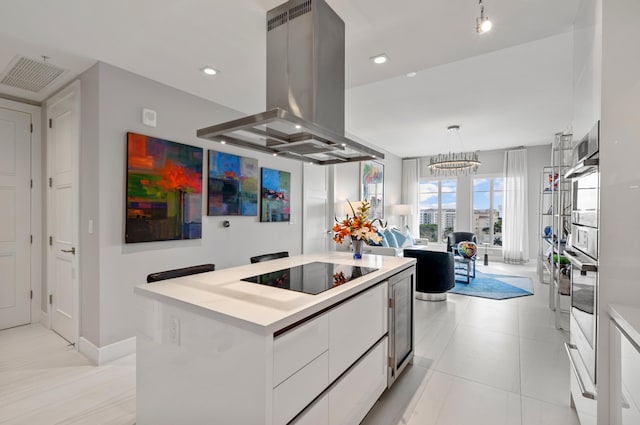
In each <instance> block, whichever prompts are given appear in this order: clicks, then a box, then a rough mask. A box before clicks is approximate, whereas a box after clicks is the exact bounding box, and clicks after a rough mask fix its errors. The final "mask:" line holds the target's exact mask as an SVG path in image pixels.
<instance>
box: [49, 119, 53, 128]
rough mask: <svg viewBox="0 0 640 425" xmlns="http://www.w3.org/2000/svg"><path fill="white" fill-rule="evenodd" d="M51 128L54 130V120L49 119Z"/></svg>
mask: <svg viewBox="0 0 640 425" xmlns="http://www.w3.org/2000/svg"><path fill="white" fill-rule="evenodd" d="M49 128H53V120H52V119H51V118H49Z"/></svg>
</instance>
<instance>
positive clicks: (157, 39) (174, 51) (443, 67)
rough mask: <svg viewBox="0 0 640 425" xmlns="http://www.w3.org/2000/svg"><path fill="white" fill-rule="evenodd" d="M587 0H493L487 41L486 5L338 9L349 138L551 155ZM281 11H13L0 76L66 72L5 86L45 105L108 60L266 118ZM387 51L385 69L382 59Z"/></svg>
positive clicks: (155, 0) (94, 2)
mask: <svg viewBox="0 0 640 425" xmlns="http://www.w3.org/2000/svg"><path fill="white" fill-rule="evenodd" d="M579 1H580V0H563V1H557V0H508V1H507V0H485V1H484V4H485V12H486V14H487V15H488V16H489V17H490V18H491V20H492V22H493V24H494V28H493V30H492V31H491V32H489V33H487V34H482V35H480V34H477V33H476V32H475V18H476V17H477V16H479V6H478V3H477V1H475V0H465V1H458V0H397V1H394V2H389V1H383V0H327V3H329V5H330V6H331V7H332V8H333V9H334V10H335V11H336V12H337V13H338V15H340V17H341V18H342V19H343V20H344V21H345V26H346V70H345V72H346V84H347V92H346V117H345V118H346V130H347V133H348V135H349V137H352V138H355V139H356V140H358V141H361V142H364V143H368V144H372V145H374V146H375V147H378V148H382V149H385V150H387V151H389V152H391V153H394V154H396V155H398V156H401V157H413V156H423V155H431V154H435V153H441V152H448V151H459V150H490V149H500V148H507V147H514V146H529V145H540V144H544V143H550V142H551V140H552V138H553V134H554V133H556V132H558V131H563V130H566V129H567V128H568V127H569V126H570V124H571V118H572V109H571V104H572V43H573V41H572V34H571V31H572V23H573V20H574V17H575V15H576V12H577V8H578V4H579ZM282 2H283V1H282V0H232V1H230V0H180V1H162V0H160V1H159V0H136V1H130V0H110V1H108V2H107V1H101V0H57V1H55V2H52V1H42V0H5V1H3V8H2V9H3V10H2V14H1V15H0V78H1V77H2V73H3V71H4V70H5V68H7V67H8V66H9V64H10V63H11V62H12V61H13V60H14V59H15V57H16V55H22V56H26V57H28V58H32V59H36V60H40V59H41V57H42V56H46V57H48V59H47V62H48V63H50V64H53V65H56V66H58V67H61V68H64V69H65V70H67V71H66V72H65V73H64V74H63V75H62V76H61V77H58V79H57V80H55V81H54V82H53V83H52V84H51V85H50V86H49V87H47V88H45V89H43V90H42V91H40V92H38V93H32V92H29V91H26V90H22V89H15V88H11V87H8V86H5V85H2V84H0V94H4V95H6V96H12V97H17V98H21V99H26V100H31V101H35V102H40V101H42V100H44V99H46V98H47V97H48V96H50V95H51V94H52V93H53V92H55V90H57V89H58V88H60V87H61V86H62V85H64V84H66V83H67V82H68V81H70V80H72V79H73V78H74V77H75V76H77V75H78V74H79V73H81V72H83V71H84V70H86V69H87V68H89V67H90V66H91V65H93V64H94V63H95V62H96V61H103V62H106V63H109V64H111V65H114V66H117V67H120V68H123V69H126V70H129V71H131V72H134V73H136V74H140V75H143V76H145V77H148V78H151V79H153V80H156V81H159V82H161V83H164V84H167V85H169V86H173V87H176V88H178V89H181V90H183V91H186V92H188V93H192V94H194V95H197V96H200V97H203V98H206V99H210V100H212V101H215V102H218V103H220V104H223V105H225V106H228V107H230V108H233V109H236V110H238V111H241V112H243V113H245V114H254V113H257V112H261V111H263V110H264V109H265V96H266V89H265V80H266V76H265V65H266V58H265V56H266V52H265V45H266V35H265V12H266V11H267V10H269V9H270V8H272V7H274V6H277V5H279V4H280V3H282ZM383 52H384V53H386V54H387V56H388V57H389V61H388V62H387V63H386V64H383V65H374V64H373V62H372V61H370V60H369V58H370V57H372V56H374V55H376V54H379V53H383ZM205 65H210V66H213V67H214V68H216V69H218V70H220V73H219V74H218V75H216V76H215V77H207V76H205V75H204V74H202V73H201V72H200V69H201V68H202V67H203V66H205ZM409 72H416V76H415V77H412V78H410V77H407V76H406V74H407V73H409ZM211 124H216V123H215V122H212V123H211ZM452 124H457V125H460V131H459V135H458V136H456V135H455V134H448V133H447V131H446V128H447V126H449V125H452Z"/></svg>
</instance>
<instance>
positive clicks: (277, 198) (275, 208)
mask: <svg viewBox="0 0 640 425" xmlns="http://www.w3.org/2000/svg"><path fill="white" fill-rule="evenodd" d="M261 192H262V202H261V211H260V221H289V218H290V215H291V199H290V198H289V196H290V194H291V173H289V172H287V171H278V170H272V169H270V168H262V191H261Z"/></svg>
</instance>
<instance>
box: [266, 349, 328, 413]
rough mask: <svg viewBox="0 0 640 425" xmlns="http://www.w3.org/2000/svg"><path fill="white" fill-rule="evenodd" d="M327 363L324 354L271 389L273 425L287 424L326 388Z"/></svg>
mask: <svg viewBox="0 0 640 425" xmlns="http://www.w3.org/2000/svg"><path fill="white" fill-rule="evenodd" d="M328 363H329V358H328V353H326V352H325V353H323V354H321V355H320V357H318V358H317V359H315V360H314V361H312V362H311V363H309V364H308V365H306V366H305V367H303V368H302V369H301V370H299V371H298V372H296V373H295V374H294V375H293V376H292V377H290V378H289V379H287V380H286V381H284V382H282V383H281V384H280V385H278V386H277V387H275V388H274V389H273V423H274V425H284V424H286V423H288V422H289V421H290V420H291V419H293V418H294V417H295V416H296V415H297V414H298V413H299V412H301V411H302V410H303V409H304V408H305V407H306V406H307V405H308V404H309V403H311V402H312V401H313V399H314V398H316V397H317V396H318V394H320V393H322V391H324V389H325V388H327V385H329V381H328V379H327V369H328Z"/></svg>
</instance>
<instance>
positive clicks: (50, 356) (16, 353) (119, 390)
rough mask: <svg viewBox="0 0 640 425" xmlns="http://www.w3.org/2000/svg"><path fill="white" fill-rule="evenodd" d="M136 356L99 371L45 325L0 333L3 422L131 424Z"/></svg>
mask: <svg viewBox="0 0 640 425" xmlns="http://www.w3.org/2000/svg"><path fill="white" fill-rule="evenodd" d="M135 379H136V377H135V355H129V356H127V357H124V358H122V359H119V360H116V361H114V362H111V363H109V364H107V365H103V366H100V367H97V366H94V365H92V364H91V362H89V360H87V359H86V358H85V357H84V356H83V355H82V354H80V353H78V352H77V351H75V349H74V348H73V347H71V346H69V345H68V343H67V342H66V341H65V340H64V339H62V338H61V337H60V336H58V335H57V334H55V333H54V332H52V331H50V330H48V329H46V328H44V327H43V326H42V325H40V324H32V325H27V326H20V327H17V328H12V329H7V330H4V331H1V332H0V424H3V425H4V424H24V425H54V424H65V425H66V424H74V425H76V424H87V425H100V424H109V425H120V424H122V425H131V424H133V423H134V422H135V408H136V381H135Z"/></svg>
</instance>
